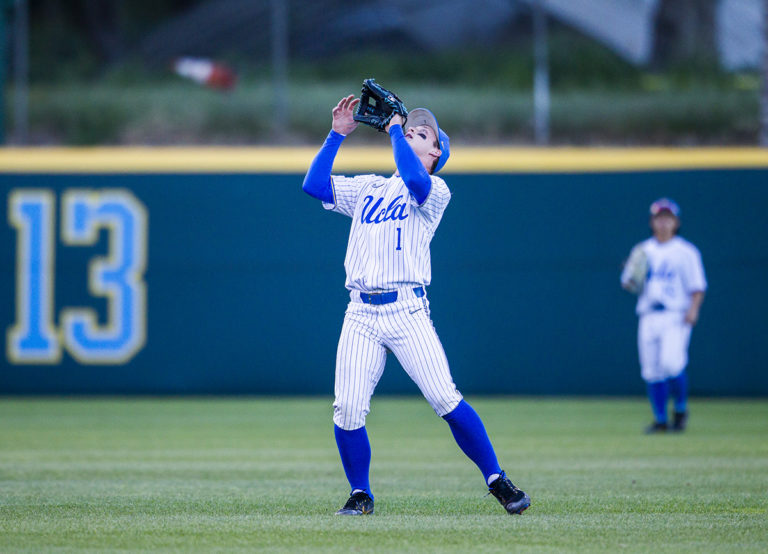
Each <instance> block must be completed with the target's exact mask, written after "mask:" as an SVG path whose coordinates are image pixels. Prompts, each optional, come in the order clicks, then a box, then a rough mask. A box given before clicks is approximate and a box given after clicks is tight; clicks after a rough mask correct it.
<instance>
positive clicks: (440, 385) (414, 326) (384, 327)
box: [333, 289, 462, 431]
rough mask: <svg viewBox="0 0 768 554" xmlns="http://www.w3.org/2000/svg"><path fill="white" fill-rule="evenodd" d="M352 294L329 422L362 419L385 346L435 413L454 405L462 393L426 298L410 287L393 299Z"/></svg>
mask: <svg viewBox="0 0 768 554" xmlns="http://www.w3.org/2000/svg"><path fill="white" fill-rule="evenodd" d="M350 296H351V297H352V301H351V302H350V303H349V306H348V307H347V312H346V314H345V316H344V325H343V326H342V329H341V337H340V338H339V347H338V350H337V353H336V385H335V394H336V399H335V401H334V403H333V422H334V423H335V424H336V425H337V426H339V427H341V428H342V429H344V430H346V431H352V430H354V429H359V428H360V427H362V426H363V425H365V417H366V416H367V415H368V412H369V411H370V407H371V396H373V391H374V389H375V388H376V385H377V384H378V382H379V379H381V375H382V374H383V373H384V365H385V362H386V359H387V349H389V350H390V351H391V352H392V353H393V354H394V355H395V356H397V359H398V361H399V362H400V365H402V366H403V369H405V371H406V372H407V373H408V376H409V377H410V378H411V379H413V381H414V382H415V383H416V385H417V386H418V387H419V390H420V391H421V393H422V394H423V395H424V397H425V398H426V399H427V401H428V402H429V404H430V405H431V406H432V409H434V410H435V413H437V415H438V416H444V415H445V414H447V413H450V412H451V411H453V409H454V408H456V406H457V405H458V404H459V402H461V399H462V396H461V394H460V393H459V391H458V390H457V389H456V385H455V384H454V383H453V378H452V377H451V371H450V368H449V367H448V359H447V358H446V356H445V351H444V350H443V345H442V344H441V343H440V339H439V338H438V336H437V332H435V328H434V326H433V325H432V320H431V319H430V317H429V301H428V300H427V298H426V297H422V298H418V297H416V295H415V294H413V290H412V289H402V290H400V291H399V294H398V300H397V301H396V302H392V303H390V304H382V305H372V304H365V303H363V302H362V301H361V300H360V299H359V295H358V294H357V292H355V291H353V292H352V293H351V295H350Z"/></svg>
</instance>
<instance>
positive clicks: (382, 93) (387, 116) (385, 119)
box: [352, 79, 408, 133]
mask: <svg viewBox="0 0 768 554" xmlns="http://www.w3.org/2000/svg"><path fill="white" fill-rule="evenodd" d="M396 113H397V114H400V115H401V116H403V119H405V118H407V117H408V110H407V109H406V108H405V104H403V101H402V100H400V98H398V97H397V94H395V93H394V92H392V91H389V90H387V89H385V88H384V87H382V86H381V85H379V84H378V83H377V82H376V81H374V80H373V79H366V80H364V81H363V90H362V93H361V94H360V104H358V106H357V113H356V114H355V115H354V116H352V117H353V118H354V120H355V121H359V122H360V123H365V124H366V125H370V126H371V127H373V128H374V129H378V130H379V131H381V132H382V133H384V132H386V129H385V127H386V126H387V124H388V123H389V121H390V120H391V119H392V116H393V115H394V114H396Z"/></svg>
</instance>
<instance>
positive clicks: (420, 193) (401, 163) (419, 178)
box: [389, 125, 432, 205]
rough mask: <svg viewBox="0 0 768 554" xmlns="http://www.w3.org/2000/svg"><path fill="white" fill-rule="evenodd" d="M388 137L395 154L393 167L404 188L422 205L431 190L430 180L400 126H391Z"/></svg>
mask: <svg viewBox="0 0 768 554" xmlns="http://www.w3.org/2000/svg"><path fill="white" fill-rule="evenodd" d="M389 137H390V139H391V140H392V150H393V151H394V153H395V165H397V170H398V171H399V172H400V177H402V179H403V181H404V182H405V186H406V187H408V190H409V191H410V192H411V194H412V195H413V197H414V198H415V199H416V202H418V204H419V205H421V204H423V203H424V201H425V200H426V199H427V196H429V191H430V190H432V178H431V177H430V176H429V173H427V169H426V168H425V167H424V164H423V163H421V160H420V159H419V158H418V157H417V156H416V153H415V152H414V151H413V149H412V148H411V145H410V144H408V141H407V140H406V139H405V135H404V134H403V128H402V127H401V126H400V125H392V126H391V127H390V128H389Z"/></svg>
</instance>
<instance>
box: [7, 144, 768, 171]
mask: <svg viewBox="0 0 768 554" xmlns="http://www.w3.org/2000/svg"><path fill="white" fill-rule="evenodd" d="M317 150H318V147H295V148H277V147H235V148H231V147H192V148H177V147H122V148H3V149H0V173H304V172H305V171H306V170H307V167H308V166H309V164H310V162H311V161H312V158H313V157H314V156H315V154H316V153H317ZM717 168H722V169H746V168H768V149H762V148H546V149H540V148H513V147H487V148H486V147H477V146H473V147H461V146H458V145H456V146H454V149H453V151H452V152H451V159H450V161H449V162H448V165H447V166H446V168H445V170H444V173H446V174H450V173H454V174H455V173H507V172H512V173H515V172H520V173H529V172H532V173H579V172H608V171H610V172H613V171H618V172H621V171H644V170H668V169H717ZM393 170H394V159H393V157H392V151H391V149H389V148H386V147H375V148H374V147H359V146H348V147H346V148H345V147H342V149H341V150H340V151H339V155H338V156H337V159H336V163H335V164H334V172H335V173H352V172H354V173H361V172H362V173H366V172H384V173H386V172H389V171H393Z"/></svg>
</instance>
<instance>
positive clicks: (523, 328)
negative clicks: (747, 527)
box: [0, 149, 768, 396]
mask: <svg viewBox="0 0 768 554" xmlns="http://www.w3.org/2000/svg"><path fill="white" fill-rule="evenodd" d="M361 150H362V149H361ZM313 151H314V149H299V150H296V151H290V150H288V151H286V150H280V151H277V150H263V151H258V152H257V151H253V150H250V151H249V150H247V149H244V150H240V151H237V152H236V153H235V154H232V152H229V153H227V152H224V151H217V150H213V151H211V150H206V151H202V150H201V151H191V152H189V151H187V152H186V153H182V154H181V155H180V154H179V151H175V150H173V151H165V154H166V156H163V151H162V150H160V151H143V150H134V151H130V152H128V153H127V154H126V152H125V151H98V150H96V151H87V152H84V151H70V152H68V151H59V150H57V151H42V152H38V151H13V150H7V151H4V152H3V153H2V154H0V197H2V199H3V202H4V210H3V214H4V215H3V217H4V219H5V222H4V223H3V224H1V225H0V267H1V268H2V270H1V271H0V328H1V329H2V337H3V341H4V344H5V348H4V352H3V355H2V362H1V365H0V394H113V393H114V394H325V395H330V394H332V392H333V374H334V362H335V351H336V342H337V339H338V335H339V331H340V329H341V323H342V318H343V314H344V310H345V307H346V302H347V300H348V296H347V292H346V290H345V289H344V268H343V259H344V253H345V248H346V242H347V234H348V229H349V220H348V219H346V218H344V217H343V216H340V215H337V214H333V213H330V212H326V211H324V210H323V209H322V208H321V206H320V204H319V202H317V201H315V200H313V199H311V198H310V197H308V196H306V195H305V194H304V193H302V191H301V182H302V179H303V168H305V167H306V166H307V164H308V161H309V159H311V155H312V152H313ZM701 152H702V151H696V152H695V153H694V154H695V155H693V154H691V153H688V155H686V152H675V151H662V152H661V153H660V154H659V155H658V156H653V155H651V154H649V152H642V151H632V152H624V153H621V152H619V153H617V152H616V151H598V152H595V151H577V150H569V151H564V152H552V151H525V150H523V151H520V150H514V151H512V150H510V151H508V152H507V151H504V150H498V156H501V158H497V159H496V160H495V162H494V163H492V164H485V165H483V164H480V163H479V162H477V158H476V157H473V156H471V155H470V154H468V153H466V152H465V153H463V154H461V153H459V152H458V151H457V153H456V163H455V165H454V167H451V164H450V163H449V165H448V166H447V168H446V171H445V174H444V175H443V177H444V178H445V180H446V182H447V183H448V185H449V187H450V188H451V190H452V192H453V198H452V200H451V203H450V205H449V206H448V209H447V211H446V212H445V216H444V218H443V221H442V223H441V225H440V227H439V229H438V231H437V234H436V236H435V238H434V240H433V243H432V269H433V283H432V285H431V286H430V287H429V288H428V296H429V299H430V302H431V308H432V317H433V321H434V323H435V326H436V328H437V330H438V333H439V335H440V337H441V339H442V341H443V344H444V347H445V350H446V353H447V355H448V359H449V361H450V363H451V368H452V371H453V374H454V377H455V380H456V383H457V385H458V386H459V389H460V390H461V391H462V392H464V393H466V394H525V395H551V394H554V395H560V394H579V395H591V394H597V395H625V394H641V393H643V392H644V385H643V383H642V381H641V380H640V377H639V367H638V362H637V352H636V344H635V343H636V338H635V337H636V324H637V321H636V317H635V315H634V311H633V308H634V298H633V297H632V296H631V295H629V294H628V293H626V292H624V291H622V290H621V288H620V287H619V273H620V270H621V264H622V261H623V260H624V258H625V257H626V256H627V254H628V252H629V250H630V248H631V247H632V245H633V244H635V243H636V242H638V241H640V240H642V239H644V238H646V237H647V236H648V235H649V231H648V218H647V210H648V205H649V204H650V203H651V202H652V201H653V200H654V199H656V198H657V197H660V196H670V197H672V198H674V199H675V200H676V201H677V202H678V203H679V204H680V205H681V207H682V231H681V235H682V236H684V237H685V238H687V239H689V240H690V241H692V242H693V243H694V244H696V245H697V246H698V247H699V249H700V250H701V253H702V257H703V261H704V265H705V269H706V273H707V278H708V280H709V286H710V289H709V291H708V293H707V297H706V300H705V303H704V306H703V308H702V312H701V320H700V323H699V325H698V326H697V327H696V328H695V330H694V332H693V337H692V341H691V350H690V354H691V356H690V366H689V371H690V380H691V388H692V393H693V394H696V395H708V396H709V395H714V396H719V395H728V396H755V395H766V394H768V321H767V319H768V318H767V317H766V314H768V293H766V285H765V283H766V275H768V223H767V221H766V210H767V209H768V157H766V155H765V153H764V152H761V151H747V154H748V155H747V154H745V152H744V151H738V150H737V151H722V150H712V151H710V152H708V153H707V151H703V154H702V153H701ZM369 153H370V152H369ZM356 154H357V152H352V153H351V154H350V155H349V157H348V158H347V160H348V162H346V163H347V165H346V166H344V165H343V164H342V169H343V170H344V172H345V173H348V174H349V173H355V172H364V171H365V169H364V168H365V167H366V166H365V165H364V161H365V160H366V159H373V160H374V162H372V163H371V165H372V167H371V168H370V170H375V171H391V165H390V167H389V168H388V167H387V165H388V160H387V158H386V152H384V154H382V153H381V152H380V151H376V152H373V153H372V156H373V157H372V158H368V157H367V155H363V154H365V153H364V152H360V156H359V157H355V156H356ZM707 154H708V155H707ZM389 155H391V154H389ZM480 155H481V154H480V153H478V156H480ZM696 155H700V157H699V158H698V160H699V161H698V163H696ZM179 156H180V157H179ZM185 156H186V158H185ZM233 156H234V157H233ZM377 156H379V157H377ZM462 156H463V157H462ZM505 156H506V157H505ZM617 156H619V158H617ZM621 156H624V158H623V160H624V162H623V167H627V168H629V169H628V170H626V171H620V170H618V169H617V167H622V158H621ZM185 159H186V160H187V161H186V162H185V161H184V160H185ZM747 159H748V161H745V160H747ZM168 160H171V161H170V162H169V161H168ZM713 160H717V161H718V162H717V163H715V162H714V161H713ZM452 161H453V159H452ZM547 164H549V166H551V167H552V169H551V170H548V169H547ZM449 169H450V171H449ZM370 170H369V171H368V172H370ZM378 392H384V393H398V394H400V393H402V394H417V393H418V390H417V389H416V387H415V385H413V384H412V383H411V382H410V381H409V380H408V378H407V376H405V374H404V372H403V371H402V370H401V368H400V367H399V365H398V364H397V362H396V360H395V359H394V358H393V357H392V356H390V360H389V361H388V368H387V371H386V372H385V374H384V377H383V379H382V381H381V383H380V385H379V388H378Z"/></svg>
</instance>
